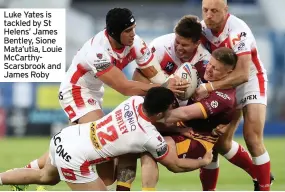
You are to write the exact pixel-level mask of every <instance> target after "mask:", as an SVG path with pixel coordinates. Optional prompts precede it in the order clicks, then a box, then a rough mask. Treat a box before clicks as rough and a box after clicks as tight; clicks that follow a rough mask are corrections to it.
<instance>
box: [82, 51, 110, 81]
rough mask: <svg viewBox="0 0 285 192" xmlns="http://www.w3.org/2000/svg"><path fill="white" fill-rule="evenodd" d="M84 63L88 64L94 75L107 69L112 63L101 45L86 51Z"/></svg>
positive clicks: (100, 73) (97, 75)
mask: <svg viewBox="0 0 285 192" xmlns="http://www.w3.org/2000/svg"><path fill="white" fill-rule="evenodd" d="M86 63H87V64H88V65H89V66H90V68H91V69H92V71H93V72H94V73H95V75H96V77H99V76H100V75H102V74H104V73H106V72H107V71H109V70H110V69H111V68H112V67H113V65H112V64H111V58H110V56H109V55H108V54H107V53H106V51H104V49H103V48H101V47H96V48H94V47H91V50H89V51H88V52H87V55H86Z"/></svg>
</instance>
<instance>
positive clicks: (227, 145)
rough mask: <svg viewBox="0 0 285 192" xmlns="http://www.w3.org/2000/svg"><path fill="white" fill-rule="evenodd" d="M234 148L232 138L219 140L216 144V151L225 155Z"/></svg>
mask: <svg viewBox="0 0 285 192" xmlns="http://www.w3.org/2000/svg"><path fill="white" fill-rule="evenodd" d="M231 148H232V139H231V138H222V137H221V138H219V140H218V142H217V143H216V144H215V146H214V149H215V150H216V151H217V152H218V153H220V154H222V155H224V154H226V153H227V152H229V151H230V150H231Z"/></svg>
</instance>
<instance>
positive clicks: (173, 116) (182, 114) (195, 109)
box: [165, 102, 208, 123]
mask: <svg viewBox="0 0 285 192" xmlns="http://www.w3.org/2000/svg"><path fill="white" fill-rule="evenodd" d="M207 117H208V115H207V113H206V111H205V108H204V106H202V104H201V103H200V102H197V103H194V104H191V105H187V106H183V107H178V108H176V109H173V110H170V111H169V112H168V113H167V115H166V117H165V123H175V122H178V121H187V120H191V119H203V118H207Z"/></svg>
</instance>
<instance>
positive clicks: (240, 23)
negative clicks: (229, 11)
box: [228, 15, 250, 33]
mask: <svg viewBox="0 0 285 192" xmlns="http://www.w3.org/2000/svg"><path fill="white" fill-rule="evenodd" d="M228 25H229V30H230V33H231V32H236V31H243V30H246V31H248V30H250V28H249V26H248V25H247V24H246V22H245V21H244V20H242V19H240V18H238V17H237V16H235V15H230V16H229V18H228Z"/></svg>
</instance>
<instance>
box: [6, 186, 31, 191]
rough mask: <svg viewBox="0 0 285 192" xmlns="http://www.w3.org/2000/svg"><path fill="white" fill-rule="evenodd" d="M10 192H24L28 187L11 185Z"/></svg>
mask: <svg viewBox="0 0 285 192" xmlns="http://www.w3.org/2000/svg"><path fill="white" fill-rule="evenodd" d="M10 187H11V191H26V190H27V189H28V187H29V185H11V186H10Z"/></svg>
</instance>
